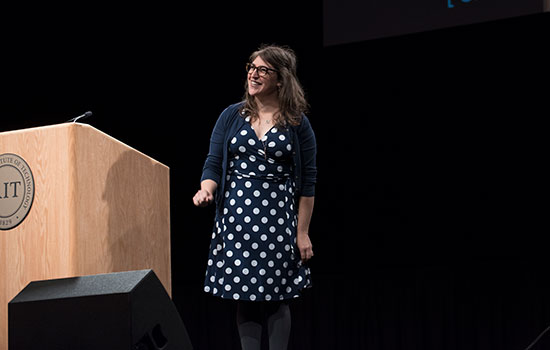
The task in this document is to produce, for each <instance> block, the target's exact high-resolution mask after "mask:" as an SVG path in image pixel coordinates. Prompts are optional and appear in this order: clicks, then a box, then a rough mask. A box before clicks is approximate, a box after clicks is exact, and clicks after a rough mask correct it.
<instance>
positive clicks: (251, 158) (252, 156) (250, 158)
mask: <svg viewBox="0 0 550 350" xmlns="http://www.w3.org/2000/svg"><path fill="white" fill-rule="evenodd" d="M248 160H250V161H251V162H252V163H254V162H255V161H256V156H255V155H253V154H252V155H251V156H250V157H248Z"/></svg>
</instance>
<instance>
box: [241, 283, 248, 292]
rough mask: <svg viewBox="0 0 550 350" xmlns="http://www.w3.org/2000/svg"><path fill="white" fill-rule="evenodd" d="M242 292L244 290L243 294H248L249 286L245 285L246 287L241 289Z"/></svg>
mask: <svg viewBox="0 0 550 350" xmlns="http://www.w3.org/2000/svg"><path fill="white" fill-rule="evenodd" d="M241 290H242V291H243V292H245V293H246V292H248V286H247V285H246V284H244V285H243V286H242V287H241Z"/></svg>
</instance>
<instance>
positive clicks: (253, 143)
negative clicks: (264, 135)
mask: <svg viewBox="0 0 550 350" xmlns="http://www.w3.org/2000/svg"><path fill="white" fill-rule="evenodd" d="M248 144H249V145H250V146H254V145H255V144H256V141H254V140H253V139H248Z"/></svg>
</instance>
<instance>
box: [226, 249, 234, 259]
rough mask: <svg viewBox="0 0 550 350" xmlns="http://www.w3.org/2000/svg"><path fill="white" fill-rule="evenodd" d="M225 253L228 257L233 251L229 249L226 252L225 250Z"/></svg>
mask: <svg viewBox="0 0 550 350" xmlns="http://www.w3.org/2000/svg"><path fill="white" fill-rule="evenodd" d="M225 255H227V257H229V258H230V257H232V256H233V252H232V251H231V250H228V251H227V252H225Z"/></svg>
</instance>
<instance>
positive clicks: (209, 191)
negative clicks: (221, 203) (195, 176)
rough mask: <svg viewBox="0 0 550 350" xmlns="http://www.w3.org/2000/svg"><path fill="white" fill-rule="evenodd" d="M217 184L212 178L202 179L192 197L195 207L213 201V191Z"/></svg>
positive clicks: (203, 205)
mask: <svg viewBox="0 0 550 350" xmlns="http://www.w3.org/2000/svg"><path fill="white" fill-rule="evenodd" d="M216 188H218V184H217V183H216V182H215V181H213V180H209V179H206V180H203V181H202V182H201V189H200V190H198V191H197V193H196V194H195V196H194V197H193V203H194V204H195V205H196V206H197V207H205V206H207V205H209V204H210V203H212V202H213V201H214V192H216Z"/></svg>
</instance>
